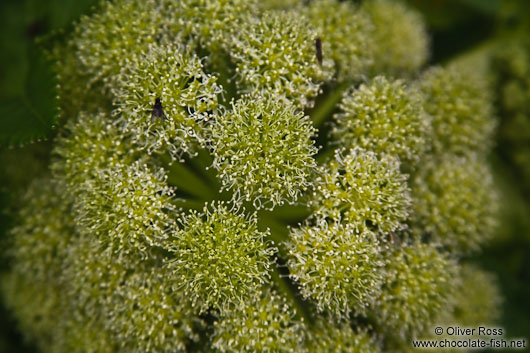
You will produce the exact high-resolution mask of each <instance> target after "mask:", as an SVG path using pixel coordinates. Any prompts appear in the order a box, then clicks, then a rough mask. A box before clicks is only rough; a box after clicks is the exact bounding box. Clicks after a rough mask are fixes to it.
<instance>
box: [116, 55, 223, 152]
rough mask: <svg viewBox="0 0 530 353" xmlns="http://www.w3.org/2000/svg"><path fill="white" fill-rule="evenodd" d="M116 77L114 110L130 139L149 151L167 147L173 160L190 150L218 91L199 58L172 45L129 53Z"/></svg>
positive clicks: (212, 107) (218, 88) (213, 105)
mask: <svg viewBox="0 0 530 353" xmlns="http://www.w3.org/2000/svg"><path fill="white" fill-rule="evenodd" d="M115 81H116V82H115V83H114V85H115V86H116V87H115V89H114V90H113V92H114V95H115V97H116V99H115V103H116V104H117V105H118V109H117V110H116V111H115V112H114V113H115V114H117V115H118V114H119V118H120V120H121V121H123V123H124V125H125V126H126V128H127V130H128V131H130V132H131V136H132V138H133V141H134V142H135V143H136V144H138V145H139V146H140V148H142V149H145V150H146V151H147V153H148V154H151V153H152V152H166V151H167V152H169V154H170V155H171V157H172V158H173V159H179V158H180V156H181V155H182V153H183V152H187V153H190V152H191V151H193V149H194V146H195V145H196V144H197V141H200V140H201V129H202V128H203V124H202V121H203V120H208V118H209V115H211V114H212V112H213V111H215V109H216V108H217V95H218V94H220V93H221V88H220V87H219V86H218V85H216V83H215V82H216V79H215V77H212V76H211V75H208V74H205V73H204V71H203V67H202V64H201V62H200V60H199V59H198V58H197V57H196V56H195V55H192V54H187V53H185V52H182V49H181V48H178V47H175V46H173V45H165V46H163V47H162V46H150V47H149V50H148V51H147V52H145V53H142V54H138V55H132V56H131V57H130V59H129V58H128V59H126V61H125V65H124V66H123V68H122V70H121V71H120V74H119V75H118V76H117V78H116V80H115Z"/></svg>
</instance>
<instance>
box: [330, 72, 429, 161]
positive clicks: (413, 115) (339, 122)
mask: <svg viewBox="0 0 530 353" xmlns="http://www.w3.org/2000/svg"><path fill="white" fill-rule="evenodd" d="M339 107H340V111H339V113H337V114H336V115H335V117H334V118H335V121H336V125H335V127H334V129H333V131H332V134H333V137H334V140H335V141H337V142H338V143H339V144H340V146H342V147H344V148H352V147H354V146H360V147H362V148H365V149H367V150H371V151H374V152H378V153H387V154H389V155H393V156H398V157H399V158H400V160H401V161H402V162H403V163H406V164H412V165H415V164H416V163H417V162H418V161H419V159H420V158H421V157H422V155H423V153H424V152H425V149H426V147H427V142H426V141H427V140H428V139H429V137H430V133H429V126H430V124H429V123H430V121H429V116H428V115H427V114H425V112H424V111H423V101H422V96H421V95H420V94H419V93H418V92H417V90H415V89H413V88H410V87H408V86H407V85H406V83H405V82H404V81H402V80H396V81H393V80H388V79H386V78H385V77H384V76H378V77H376V78H374V79H373V80H372V81H371V82H370V83H368V84H362V85H361V86H360V87H358V88H352V89H349V90H347V91H346V92H345V93H344V96H343V98H342V101H341V103H340V105H339Z"/></svg>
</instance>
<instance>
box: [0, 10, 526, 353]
mask: <svg viewBox="0 0 530 353" xmlns="http://www.w3.org/2000/svg"><path fill="white" fill-rule="evenodd" d="M407 2H408V3H409V4H410V5H411V6H413V7H415V8H417V9H418V10H420V11H421V12H422V13H423V15H424V18H425V21H426V22H427V25H428V28H429V31H430V34H431V38H432V43H431V46H432V48H431V49H432V56H431V59H430V64H443V63H444V62H446V61H448V60H450V59H451V58H454V57H456V56H458V55H460V54H462V53H464V52H467V51H470V50H474V49H475V48H480V47H485V46H491V47H494V51H495V53H496V54H495V56H494V60H493V67H494V68H495V70H494V72H495V77H494V78H495V82H496V93H497V94H496V97H497V98H496V99H497V102H496V106H497V115H498V118H499V129H498V134H497V146H496V149H495V151H494V153H493V154H492V156H491V161H492V164H493V166H494V170H495V174H496V179H497V184H498V185H499V187H500V188H501V193H502V199H501V203H502V204H501V215H500V217H501V225H500V226H499V229H498V236H497V237H496V239H495V241H493V242H492V243H491V244H490V245H489V246H488V247H487V248H486V249H485V250H484V252H482V253H481V254H480V255H479V256H478V257H477V258H475V259H473V260H475V261H478V262H480V263H481V264H482V266H483V267H484V268H485V269H487V270H489V271H491V272H493V273H496V274H497V276H498V278H499V281H500V284H501V288H502V291H503V296H504V302H503V315H502V318H501V321H500V322H499V326H501V327H504V328H505V332H506V333H507V335H506V336H507V337H526V339H527V346H528V343H529V342H528V340H529V339H530V300H529V298H530V1H528V0H407ZM96 5H97V0H47V1H45V2H43V1H42V0H2V1H1V2H0V26H1V27H0V53H1V55H0V209H1V210H3V211H2V212H0V240H1V238H2V237H3V235H4V234H5V233H6V230H7V229H8V228H9V224H10V219H9V216H8V212H6V211H7V210H8V209H9V207H10V205H11V204H12V203H13V202H14V201H15V200H13V197H12V195H13V193H14V192H16V191H17V190H23V189H24V187H25V186H26V185H28V182H29V181H30V180H31V179H32V178H34V177H35V176H37V175H38V174H39V173H41V172H42V171H43V170H45V166H46V165H47V161H48V158H49V151H50V146H51V143H50V140H51V139H52V138H53V134H54V131H55V129H54V126H55V124H57V122H56V112H57V108H56V99H55V96H56V92H55V85H56V82H55V80H54V75H53V66H52V63H50V62H48V61H47V59H46V56H45V55H44V52H45V50H46V49H47V48H50V46H51V43H52V42H54V41H55V40H60V38H61V37H62V36H65V35H67V33H68V32H69V30H70V29H71V26H72V23H73V22H74V21H75V20H76V18H78V17H79V16H81V15H82V14H86V13H88V12H90V11H91V9H93V7H94V6H96ZM2 266H3V265H2V261H1V259H0V270H1V269H2ZM0 352H35V349H34V348H33V347H29V346H27V345H25V344H24V342H23V340H22V338H21V335H20V334H19V333H18V332H17V331H16V324H15V323H14V321H13V319H12V318H11V317H10V315H9V313H7V312H6V310H5V309H4V308H3V307H2V306H1V305H0ZM496 352H499V351H496Z"/></svg>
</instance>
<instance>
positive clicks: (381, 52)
mask: <svg viewBox="0 0 530 353" xmlns="http://www.w3.org/2000/svg"><path fill="white" fill-rule="evenodd" d="M362 9H363V10H364V11H365V12H366V14H367V15H368V16H369V18H370V19H371V21H372V23H373V25H374V31H373V33H372V35H371V36H372V40H373V41H374V44H373V57H374V63H373V66H372V70H373V72H377V73H388V74H390V75H396V76H400V75H404V74H408V73H414V72H415V71H417V70H418V69H420V68H421V67H422V66H423V65H424V64H425V62H426V61H427V58H428V56H429V38H428V36H427V30H426V28H425V24H424V23H423V20H422V18H421V15H420V14H419V13H418V12H416V11H414V10H413V9H411V8H409V7H408V6H405V4H403V3H401V2H399V1H391V0H371V1H365V2H363V4H362Z"/></svg>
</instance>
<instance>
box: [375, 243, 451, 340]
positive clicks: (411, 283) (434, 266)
mask: <svg viewBox="0 0 530 353" xmlns="http://www.w3.org/2000/svg"><path fill="white" fill-rule="evenodd" d="M386 258H387V261H386V269H385V276H386V279H385V280H384V284H383V287H382V294H381V296H380V297H379V298H378V299H377V304H376V308H375V310H374V312H373V317H374V318H375V320H377V323H378V325H379V326H380V327H381V329H382V330H383V331H385V332H387V333H388V334H390V335H394V336H398V337H399V336H400V337H401V338H403V339H404V338H405V337H410V336H416V335H418V334H420V333H423V332H424V331H425V330H426V329H427V328H429V327H430V325H431V324H433V323H435V322H434V321H435V320H436V319H437V318H438V316H439V315H440V313H441V312H442V311H443V310H444V308H447V306H448V302H449V299H450V298H451V296H452V295H453V293H454V287H455V283H453V282H454V278H455V276H456V275H457V273H456V264H455V263H453V262H452V261H451V260H450V259H449V258H448V257H447V256H446V255H444V254H442V253H440V252H439V251H438V250H437V249H436V248H435V247H434V246H433V245H429V244H422V243H419V242H416V243H412V244H410V245H404V246H402V247H400V248H398V249H395V250H391V251H390V252H389V253H388V254H387V257H386Z"/></svg>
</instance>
